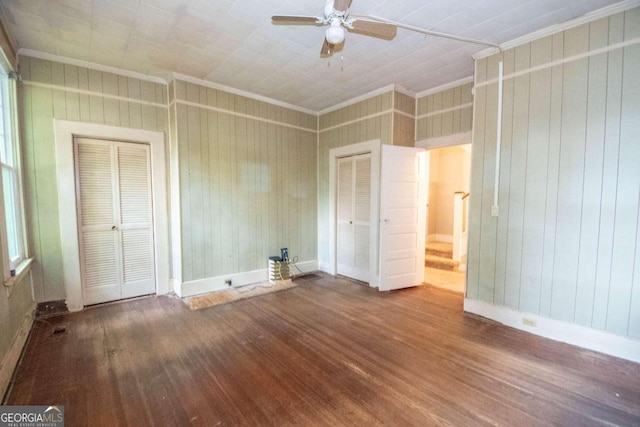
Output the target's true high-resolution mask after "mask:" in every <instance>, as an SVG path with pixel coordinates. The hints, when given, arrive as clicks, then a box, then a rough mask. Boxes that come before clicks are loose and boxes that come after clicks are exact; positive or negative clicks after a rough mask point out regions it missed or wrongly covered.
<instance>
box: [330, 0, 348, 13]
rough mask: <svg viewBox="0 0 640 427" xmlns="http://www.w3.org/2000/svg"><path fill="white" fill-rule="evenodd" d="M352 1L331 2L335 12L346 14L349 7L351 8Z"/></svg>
mask: <svg viewBox="0 0 640 427" xmlns="http://www.w3.org/2000/svg"><path fill="white" fill-rule="evenodd" d="M351 1H352V0H335V1H334V2H333V8H334V9H335V10H336V11H337V12H346V11H347V9H349V7H351Z"/></svg>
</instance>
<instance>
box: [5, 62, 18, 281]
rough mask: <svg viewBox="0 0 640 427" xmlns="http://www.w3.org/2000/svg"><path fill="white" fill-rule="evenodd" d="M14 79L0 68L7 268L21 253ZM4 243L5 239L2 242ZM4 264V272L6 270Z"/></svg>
mask: <svg viewBox="0 0 640 427" xmlns="http://www.w3.org/2000/svg"><path fill="white" fill-rule="evenodd" d="M15 117H16V116H15V83H14V82H13V80H10V78H9V75H8V74H7V73H6V72H5V71H4V70H3V69H2V68H0V164H1V166H2V196H3V199H4V220H5V221H4V222H5V226H6V247H5V248H6V249H5V250H6V254H5V260H4V263H6V261H7V258H8V261H9V269H10V270H13V269H15V268H16V266H17V265H18V264H19V263H20V262H21V261H22V259H23V256H24V244H23V232H22V212H21V206H22V203H21V198H20V179H19V177H20V170H19V165H20V163H19V161H18V158H19V157H18V155H19V153H18V151H19V150H18V147H17V144H16V142H17V139H16V138H15V134H16V133H15V123H16V122H15ZM2 243H3V244H5V242H2ZM6 270H7V269H6V266H5V274H6Z"/></svg>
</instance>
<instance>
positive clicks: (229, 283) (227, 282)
mask: <svg viewBox="0 0 640 427" xmlns="http://www.w3.org/2000/svg"><path fill="white" fill-rule="evenodd" d="M224 284H225V286H229V287H231V279H226V280H225V281H224Z"/></svg>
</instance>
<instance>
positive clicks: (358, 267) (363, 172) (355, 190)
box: [336, 154, 371, 282]
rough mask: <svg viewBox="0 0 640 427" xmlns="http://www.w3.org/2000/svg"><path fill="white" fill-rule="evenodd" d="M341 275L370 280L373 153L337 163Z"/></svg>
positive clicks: (338, 239) (348, 158)
mask: <svg viewBox="0 0 640 427" xmlns="http://www.w3.org/2000/svg"><path fill="white" fill-rule="evenodd" d="M337 174H338V179H337V183H338V188H337V194H338V197H337V205H338V206H337V210H336V212H337V218H336V224H337V273H338V274H342V275H344V276H348V277H352V278H354V279H357V280H362V281H363V282H368V281H369V272H370V269H369V263H370V232H371V154H362V155H357V156H351V157H346V158H342V159H338V161H337Z"/></svg>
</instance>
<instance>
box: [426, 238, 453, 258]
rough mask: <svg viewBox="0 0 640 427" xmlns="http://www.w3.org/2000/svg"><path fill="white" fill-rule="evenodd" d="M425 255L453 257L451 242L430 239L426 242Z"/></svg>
mask: <svg viewBox="0 0 640 427" xmlns="http://www.w3.org/2000/svg"><path fill="white" fill-rule="evenodd" d="M426 249H427V251H426V253H427V255H433V256H439V257H442V258H449V259H451V258H453V244H451V243H448V242H438V241H431V242H427V248H426Z"/></svg>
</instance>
